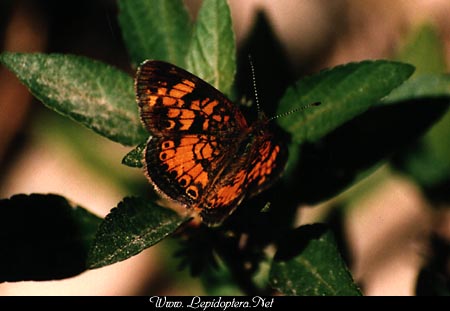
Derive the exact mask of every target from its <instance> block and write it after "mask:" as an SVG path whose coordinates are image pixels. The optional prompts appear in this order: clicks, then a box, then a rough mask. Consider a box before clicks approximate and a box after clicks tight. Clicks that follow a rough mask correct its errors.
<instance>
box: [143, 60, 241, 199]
mask: <svg viewBox="0 0 450 311" xmlns="http://www.w3.org/2000/svg"><path fill="white" fill-rule="evenodd" d="M135 89H136V96H137V102H138V104H139V109H140V115H141V119H142V122H143V123H144V126H145V127H146V128H147V130H148V131H149V132H150V133H151V134H152V137H151V138H150V139H149V141H148V143H147V147H146V151H145V165H146V171H147V175H148V177H149V179H150V181H151V182H152V184H153V185H154V186H155V188H156V189H158V190H159V192H160V193H162V194H163V195H165V196H166V197H168V198H170V199H172V200H174V201H176V202H178V203H181V204H183V205H185V206H186V207H192V206H194V207H195V206H199V203H200V202H201V200H202V198H203V196H204V193H205V192H206V188H207V187H208V186H209V185H210V184H211V183H212V182H213V180H214V179H215V178H216V176H217V175H218V174H219V172H220V171H221V170H222V169H223V163H224V162H226V161H224V159H225V157H226V155H227V152H229V150H230V149H232V148H233V146H234V145H236V144H237V142H236V139H237V137H238V136H239V133H241V132H242V131H243V130H245V129H247V123H246V121H245V118H244V117H243V115H242V114H241V112H240V111H239V109H238V108H237V107H236V106H235V105H234V104H233V103H232V102H231V101H230V100H229V99H228V98H226V97H225V96H224V95H223V94H222V93H221V92H219V91H218V90H217V89H215V88H214V87H212V86H211V85H209V84H208V83H206V82H205V81H203V80H201V79H200V78H198V77H196V76H194V75H192V74H191V73H189V72H187V71H185V70H183V69H181V68H178V67H176V66H174V65H171V64H168V63H165V62H161V61H146V62H144V63H143V64H142V65H141V66H140V68H139V69H138V72H137V76H136V81H135Z"/></svg>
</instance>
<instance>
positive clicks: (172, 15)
mask: <svg viewBox="0 0 450 311" xmlns="http://www.w3.org/2000/svg"><path fill="white" fill-rule="evenodd" d="M119 10H120V13H119V23H120V26H121V29H122V35H123V38H124V40H125V43H126V45H127V47H128V52H129V53H130V56H131V60H132V63H133V64H134V65H138V64H140V63H141V62H143V61H144V60H146V59H158V60H164V61H167V62H170V63H173V64H175V65H178V66H181V67H184V65H185V63H184V60H185V56H186V52H187V49H188V47H189V41H190V38H191V28H192V25H191V22H190V20H189V15H188V13H187V11H186V8H185V7H184V4H183V1H181V0H164V1H161V0H120V1H119Z"/></svg>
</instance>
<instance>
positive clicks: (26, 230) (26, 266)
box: [0, 194, 101, 282]
mask: <svg viewBox="0 0 450 311" xmlns="http://www.w3.org/2000/svg"><path fill="white" fill-rule="evenodd" d="M100 222H101V219H100V218H99V217H97V216H95V215H93V214H91V213H89V212H88V211H86V210H85V209H83V208H82V207H80V206H76V205H74V204H72V203H71V202H68V201H67V200H66V199H65V198H63V197H61V196H57V195H53V194H31V195H24V194H20V195H15V196H13V197H11V198H10V199H4V200H0V240H1V244H2V253H1V256H0V282H5V281H7V282H15V281H29V280H54V279H62V278H67V277H71V276H74V275H77V274H79V273H81V272H83V271H84V270H86V257H87V253H88V250H89V247H90V244H91V242H92V240H93V239H94V235H95V231H96V230H97V227H98V225H99V224H100Z"/></svg>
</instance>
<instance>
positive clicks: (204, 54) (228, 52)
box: [186, 0, 236, 94]
mask: <svg viewBox="0 0 450 311" xmlns="http://www.w3.org/2000/svg"><path fill="white" fill-rule="evenodd" d="M186 65H187V69H188V70H189V71H190V72H192V73H194V74H195V75H197V76H199V77H200V78H202V79H203V80H205V81H206V82H208V83H210V84H211V85H213V86H214V87H215V88H217V89H219V90H220V91H222V92H223V93H225V94H230V92H231V86H232V85H233V80H234V75H235V73H236V45H235V41H234V32H233V28H232V24H231V14H230V8H229V7H228V4H227V2H226V1H225V0H208V1H204V2H203V4H202V7H201V8H200V12H199V13H198V17H197V21H196V23H195V27H194V31H193V36H192V40H191V45H190V47H189V51H188V54H187V59H186Z"/></svg>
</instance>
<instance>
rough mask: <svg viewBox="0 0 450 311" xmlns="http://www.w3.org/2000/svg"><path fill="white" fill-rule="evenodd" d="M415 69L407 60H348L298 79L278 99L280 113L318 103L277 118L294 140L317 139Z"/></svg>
mask: <svg viewBox="0 0 450 311" xmlns="http://www.w3.org/2000/svg"><path fill="white" fill-rule="evenodd" d="M413 71H414V67H412V66H411V65H408V64H403V63H398V62H392V61H385V60H378V61H364V62H360V63H350V64H346V65H342V66H338V67H335V68H332V69H328V70H325V71H322V72H320V73H318V74H316V75H313V76H310V77H306V78H304V79H302V80H300V81H299V82H298V83H297V84H296V85H295V86H294V87H291V88H289V89H288V90H287V91H286V93H285V95H284V96H283V98H282V99H281V102H280V107H279V109H278V113H279V114H283V113H287V112H289V111H292V110H294V109H298V108H300V107H303V106H305V105H308V104H311V103H314V102H321V105H320V106H318V107H313V108H308V109H306V110H305V111H302V112H301V113H300V112H297V113H296V112H293V113H290V114H289V115H287V116H285V117H282V118H278V119H277V120H278V123H279V124H280V125H281V127H282V128H284V129H285V130H286V131H287V132H289V133H290V134H292V138H293V140H294V141H295V142H297V143H301V142H303V141H316V140H318V139H319V138H321V137H322V136H324V135H325V134H327V133H329V132H331V131H332V130H334V129H335V128H337V127H338V126H340V125H342V124H343V123H345V122H347V121H348V120H350V119H352V118H354V117H355V116H357V115H359V114H361V113H363V112H364V111H366V110H367V109H368V108H369V107H370V106H372V105H373V104H375V103H376V102H377V101H378V100H379V99H380V98H382V97H383V96H385V95H387V94H388V93H389V92H390V91H391V90H392V89H394V88H395V87H397V86H399V85H400V84H401V83H402V82H403V81H405V80H406V79H407V78H408V77H409V76H410V75H411V74H412V73H413Z"/></svg>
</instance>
